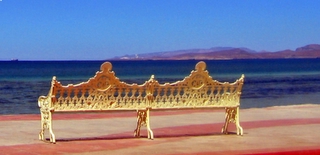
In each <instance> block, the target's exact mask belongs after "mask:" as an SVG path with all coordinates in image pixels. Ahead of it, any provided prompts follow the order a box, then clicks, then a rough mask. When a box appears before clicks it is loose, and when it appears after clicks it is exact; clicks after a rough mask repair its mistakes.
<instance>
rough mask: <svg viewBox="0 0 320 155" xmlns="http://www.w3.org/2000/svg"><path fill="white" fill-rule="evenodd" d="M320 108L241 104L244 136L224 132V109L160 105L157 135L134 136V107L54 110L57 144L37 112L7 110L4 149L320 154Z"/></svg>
mask: <svg viewBox="0 0 320 155" xmlns="http://www.w3.org/2000/svg"><path fill="white" fill-rule="evenodd" d="M319 111H320V106H319V105H304V106H285V107H271V108H262V109H241V110H240V112H241V113H240V114H241V116H240V117H241V126H242V127H243V129H244V136H237V135H235V134H229V135H223V134H221V133H220V130H221V127H222V125H223V121H224V119H223V118H224V113H223V111H221V110H180V111H168V112H163V111H162V112H161V111H156V112H151V128H152V129H153V132H154V135H155V139H154V140H148V139H147V138H146V137H145V136H146V131H145V130H143V131H142V137H141V138H134V137H133V130H134V128H135V125H136V124H135V120H136V118H135V115H136V114H135V113H134V112H125V113H119V112H118V113H89V114H55V115H54V121H53V123H54V133H55V135H56V139H57V143H56V144H50V143H48V142H43V141H40V140H38V132H39V129H40V122H39V119H40V116H39V115H11V116H8V115H7V116H0V152H1V153H0V154H34V155H40V154H90V155H91V154H168V155H176V154H320V141H319V139H320V133H319V130H320V112H319ZM234 129H235V128H234V126H231V131H235V130H234ZM46 137H48V135H46Z"/></svg>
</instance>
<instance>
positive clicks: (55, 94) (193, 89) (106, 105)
mask: <svg viewBox="0 0 320 155" xmlns="http://www.w3.org/2000/svg"><path fill="white" fill-rule="evenodd" d="M111 69H112V64H111V63H110V62H105V63H103V64H102V65H101V71H98V72H97V73H96V75H95V76H94V77H92V78H90V79H89V80H88V81H87V82H82V83H80V84H76V85H73V84H69V85H67V86H63V85H62V84H61V83H60V82H59V81H57V79H56V77H53V80H52V86H51V90H50V93H49V94H50V96H51V100H52V102H51V104H52V105H49V106H50V107H52V108H53V109H54V111H82V110H83V111H88V110H92V111H97V110H138V109H146V108H152V109H169V108H194V107H204V108H206V107H237V106H239V105H240V102H239V100H240V94H241V89H242V85H243V80H244V76H243V75H242V77H241V78H240V79H238V80H237V81H236V82H234V83H228V82H224V83H221V82H218V81H216V80H213V79H212V78H211V77H210V76H209V73H208V71H207V70H205V69H206V64H205V63H204V62H202V61H201V62H199V63H198V64H197V65H196V69H195V70H194V71H192V72H191V74H190V75H189V76H187V77H185V79H184V80H182V81H177V82H175V83H165V84H159V83H158V81H156V80H155V79H154V76H153V75H152V76H151V78H150V80H148V81H146V82H145V83H143V84H141V85H138V84H135V83H133V84H127V83H125V82H123V81H120V80H119V78H117V77H116V76H115V73H114V72H113V71H112V70H111Z"/></svg>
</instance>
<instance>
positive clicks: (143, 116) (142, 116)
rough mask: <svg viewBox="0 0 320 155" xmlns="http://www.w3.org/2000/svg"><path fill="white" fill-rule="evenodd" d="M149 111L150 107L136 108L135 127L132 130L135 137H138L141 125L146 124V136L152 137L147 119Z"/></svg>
mask: <svg viewBox="0 0 320 155" xmlns="http://www.w3.org/2000/svg"><path fill="white" fill-rule="evenodd" d="M149 113H150V109H147V110H138V111H137V127H136V129H135V130H134V136H135V137H140V129H141V126H146V127H147V130H148V138H149V139H153V138H154V137H153V132H152V130H151V128H150V121H149V118H150V117H149V116H150V115H149Z"/></svg>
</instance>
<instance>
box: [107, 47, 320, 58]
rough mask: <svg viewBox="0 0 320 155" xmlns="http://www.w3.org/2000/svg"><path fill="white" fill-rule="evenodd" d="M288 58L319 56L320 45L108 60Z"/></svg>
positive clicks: (220, 49) (195, 51)
mask: <svg viewBox="0 0 320 155" xmlns="http://www.w3.org/2000/svg"><path fill="white" fill-rule="evenodd" d="M285 58H287V59H290V58H320V45H319V44H309V45H306V46H303V47H298V48H297V49H296V50H294V51H293V50H282V51H277V52H268V51H260V52H257V51H254V50H251V49H249V48H233V47H214V48H210V49H188V50H178V51H166V52H156V53H145V54H135V55H124V56H120V57H114V58H112V59H109V60H230V59H285Z"/></svg>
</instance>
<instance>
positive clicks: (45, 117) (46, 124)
mask: <svg viewBox="0 0 320 155" xmlns="http://www.w3.org/2000/svg"><path fill="white" fill-rule="evenodd" d="M45 130H49V133H50V142H51V143H55V142H56V139H55V135H54V133H53V131H52V112H51V111H41V130H40V133H39V139H40V140H43V141H45V137H44V132H45Z"/></svg>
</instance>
